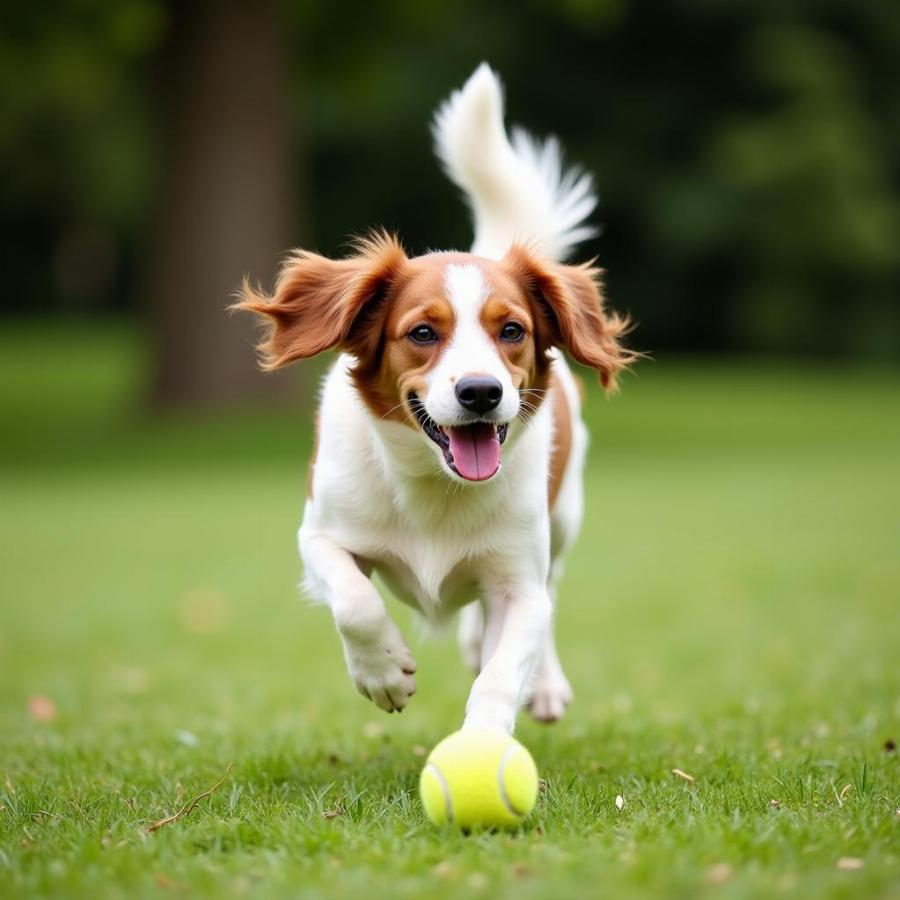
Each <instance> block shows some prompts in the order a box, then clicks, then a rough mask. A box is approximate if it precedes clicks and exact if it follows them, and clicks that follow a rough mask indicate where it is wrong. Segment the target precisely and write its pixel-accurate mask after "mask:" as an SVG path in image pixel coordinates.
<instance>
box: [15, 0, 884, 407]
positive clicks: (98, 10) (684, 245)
mask: <svg viewBox="0 0 900 900" xmlns="http://www.w3.org/2000/svg"><path fill="white" fill-rule="evenodd" d="M2 20H3V21H2V27H0V73H2V75H0V77H2V80H3V83H4V91H3V92H2V94H0V162H2V187H0V190H2V197H0V265H2V269H3V283H4V286H5V290H4V291H3V295H2V301H0V302H2V315H3V319H0V326H2V323H3V322H4V321H5V322H6V323H7V324H9V323H10V321H11V320H12V319H13V318H22V317H56V318H60V317H69V318H70V319H74V318H78V319H81V320H83V319H85V318H90V317H119V318H122V317H126V318H128V319H129V320H136V321H137V322H138V323H139V324H138V328H139V330H140V332H141V333H142V334H143V335H144V336H145V338H146V343H147V345H148V347H149V350H150V352H149V353H148V354H147V359H148V366H147V369H148V371H147V394H146V396H147V397H148V398H149V399H152V400H154V401H155V402H156V403H157V404H160V405H165V406H191V405H193V406H196V405H199V404H206V405H210V406H211V405H214V404H216V403H230V402H232V401H234V400H236V399H238V398H239V397H241V396H242V395H246V394H248V393H253V392H257V391H272V390H275V391H278V390H279V389H280V388H281V387H282V386H284V385H285V384H287V383H292V382H285V381H284V379H281V380H279V379H277V378H276V379H268V380H263V379H262V378H261V377H260V376H258V375H257V374H256V373H255V371H254V369H253V362H254V360H253V354H252V351H251V350H250V348H249V345H250V341H251V334H252V326H251V325H250V323H245V322H241V321H239V319H237V318H235V317H227V316H225V315H224V313H223V310H224V308H225V306H226V305H227V304H228V302H229V300H230V294H231V292H232V291H233V290H234V288H235V287H236V285H237V284H238V282H239V280H240V278H241V277H242V276H243V275H244V274H245V273H250V274H251V276H253V277H254V278H256V279H259V280H260V281H261V282H262V283H263V284H268V283H269V282H270V280H271V277H272V274H273V272H274V270H275V266H276V264H277V261H278V259H279V258H280V257H281V255H282V254H283V253H284V251H285V250H286V249H288V248H289V247H291V246H297V245H302V246H304V247H307V248H312V249H316V250H318V251H320V252H323V253H327V254H340V253H342V252H344V251H345V249H346V246H347V241H348V239H349V238H350V237H351V236H352V235H355V234H359V233H361V232H364V231H365V230H366V229H368V228H369V227H372V226H376V225H385V226H387V227H388V228H390V229H394V230H396V231H397V232H399V234H400V235H401V237H402V239H403V240H404V242H405V244H406V246H407V249H408V250H410V251H412V252H423V251H425V250H426V249H428V248H441V249H444V248H450V247H460V248H465V247H466V246H467V245H468V243H469V241H470V239H471V231H470V226H469V222H468V216H467V212H466V210H465V208H464V206H463V205H462V203H461V202H460V200H459V198H458V197H457V196H456V191H455V189H454V188H453V186H452V185H450V184H449V183H448V182H447V180H446V179H445V178H444V176H443V175H442V173H441V171H440V169H439V166H438V164H437V162H436V161H435V159H434V157H433V155H432V151H431V139H430V135H429V130H428V125H429V122H430V118H431V115H432V112H433V110H434V108H435V106H436V105H437V104H438V102H439V101H440V100H442V99H443V98H444V97H446V96H447V94H448V93H449V92H450V91H451V90H452V89H454V88H457V87H459V86H460V85H461V84H462V82H463V81H464V80H465V79H466V78H467V77H468V75H469V74H470V73H471V71H472V70H473V69H474V68H475V66H476V65H477V64H478V63H479V62H480V61H481V60H487V61H489V62H490V63H491V65H492V66H494V67H495V68H496V69H497V70H498V71H499V73H500V74H501V76H502V78H503V79H504V81H505V83H506V86H507V95H508V112H509V119H510V121H511V122H514V123H521V124H523V125H525V126H526V127H528V128H529V129H530V130H532V131H534V132H536V133H538V134H546V133H556V134H558V135H559V136H560V137H561V138H562V141H563V144H564V147H565V149H566V151H567V158H568V159H569V160H571V161H573V162H578V163H580V164H582V165H584V166H585V167H586V168H588V169H589V170H590V171H592V172H593V173H594V174H595V176H596V181H597V186H598V189H599V193H600V195H601V206H600V209H599V211H598V212H597V213H596V214H595V217H594V219H595V221H596V222H598V223H599V224H600V225H601V226H602V233H601V235H600V236H599V237H598V238H597V239H595V240H594V241H591V242H590V243H589V244H587V245H585V246H584V248H583V256H585V257H587V256H592V255H597V256H598V257H599V260H600V263H601V265H603V266H604V267H605V268H606V269H607V272H608V275H607V282H608V292H609V299H610V302H611V304H612V305H613V306H615V307H616V308H619V309H621V310H624V311H628V312H630V313H631V314H632V315H633V316H634V317H635V318H636V319H637V321H638V323H639V327H638V329H637V331H636V332H635V334H634V336H633V338H632V343H633V344H634V345H635V346H636V347H638V348H639V349H642V350H648V351H650V352H651V353H652V354H654V355H656V356H659V355H660V354H665V353H667V352H669V351H689V352H697V353H699V352H702V353H724V352H729V353H737V352H753V353H759V352H762V351H765V352H770V353H777V354H791V355H798V354H800V355H806V356H816V357H819V358H822V357H825V358H827V359H829V360H834V362H835V364H836V365H844V364H846V363H848V362H850V361H854V360H860V359H867V360H879V361H894V362H896V360H898V359H900V304H898V298H900V189H898V180H900V179H898V176H900V166H898V159H900V153H898V150H900V64H898V60H900V13H898V10H897V6H896V4H895V3H893V2H891V0H883V2H879V0H752V2H751V0H746V2H742V0H735V2H719V0H665V2H656V3H637V2H633V0H562V2H558V0H527V2H518V3H494V4H490V5H488V4H483V3H476V2H474V0H472V2H468V0H464V2H458V3H454V4H442V3H429V2H415V0H389V2H384V3H379V4H341V3H326V2H300V3H293V4H287V3H284V4H282V3H278V2H274V0H263V2H257V3H242V2H239V0H221V2H215V3H214V2H206V0H204V2H193V3H166V2H162V0H117V2H103V0H59V2H57V3H54V4H17V5H11V4H7V5H6V9H5V10H4V12H3V14H2Z"/></svg>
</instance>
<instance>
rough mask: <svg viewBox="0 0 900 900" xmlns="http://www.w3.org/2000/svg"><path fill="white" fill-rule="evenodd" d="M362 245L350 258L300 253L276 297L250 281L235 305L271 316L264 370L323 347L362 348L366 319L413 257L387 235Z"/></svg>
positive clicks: (262, 348)
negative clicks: (257, 287)
mask: <svg viewBox="0 0 900 900" xmlns="http://www.w3.org/2000/svg"><path fill="white" fill-rule="evenodd" d="M356 249H357V253H356V254H355V255H354V256H350V257H348V258H347V259H327V258H326V257H324V256H317V255H316V254H314V253H307V252H306V251H303V250H301V251H298V252H296V253H294V254H293V255H292V256H291V257H290V258H289V259H288V260H287V261H286V262H285V263H284V265H283V266H282V268H281V272H280V273H279V275H278V279H277V281H276V283H275V293H274V296H272V297H266V296H264V295H262V294H260V293H258V292H257V291H255V290H254V289H253V288H252V287H251V286H250V284H249V282H247V281H246V280H245V281H244V285H243V288H242V289H241V292H240V299H239V300H238V302H237V303H236V304H235V305H234V306H233V307H232V308H233V309H238V310H246V311H250V312H255V313H259V314H260V315H262V316H264V317H266V318H267V319H268V321H269V325H270V328H269V332H268V334H267V336H266V338H265V339H264V340H263V341H262V342H261V343H260V345H259V351H260V357H261V361H260V365H261V366H262V367H263V368H264V369H266V370H272V369H278V368H280V367H281V366H285V365H287V364H288V363H292V362H294V361H295V360H298V359H306V358H308V357H310V356H315V355H316V354H317V353H321V352H322V351H323V350H331V349H334V348H340V349H343V350H349V351H351V352H353V351H354V350H357V351H358V350H359V341H360V335H359V334H358V332H359V331H360V330H361V329H360V324H361V322H362V321H363V320H366V321H368V320H369V319H370V318H371V316H373V315H374V314H375V313H376V312H377V307H378V306H379V304H380V301H382V300H383V299H384V298H385V296H386V293H387V290H388V289H389V287H390V284H391V282H392V280H393V279H394V278H396V276H397V274H398V273H399V271H400V270H401V268H402V267H403V265H404V264H405V263H406V261H407V257H406V254H405V253H404V252H403V248H402V247H401V246H400V244H399V242H398V241H397V239H396V238H394V237H393V236H391V235H388V234H387V233H378V234H375V235H372V236H370V237H368V238H366V239H365V240H362V241H360V242H359V243H358V244H357V248H356Z"/></svg>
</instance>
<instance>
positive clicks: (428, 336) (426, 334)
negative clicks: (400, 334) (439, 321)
mask: <svg viewBox="0 0 900 900" xmlns="http://www.w3.org/2000/svg"><path fill="white" fill-rule="evenodd" d="M409 338H410V340H412V341H415V342H416V343H417V344H434V343H436V342H437V339H438V336H437V333H436V332H435V330H434V329H433V328H432V327H431V326H430V325H416V327H415V328H413V330H412V331H410V333H409Z"/></svg>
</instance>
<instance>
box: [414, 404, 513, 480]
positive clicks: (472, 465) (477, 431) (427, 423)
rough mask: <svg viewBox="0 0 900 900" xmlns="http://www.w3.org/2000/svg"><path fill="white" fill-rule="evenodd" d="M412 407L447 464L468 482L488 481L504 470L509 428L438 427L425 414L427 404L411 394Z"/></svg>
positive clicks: (481, 424)
mask: <svg viewBox="0 0 900 900" xmlns="http://www.w3.org/2000/svg"><path fill="white" fill-rule="evenodd" d="M409 405H410V408H411V409H412V411H413V413H414V414H415V417H416V420H417V421H418V423H419V425H421V426H422V431H424V432H425V434H427V435H428V437H430V438H431V440H433V441H434V442H435V444H437V445H438V447H440V448H441V452H442V453H443V454H444V460H445V461H446V463H447V465H448V466H449V467H450V468H451V469H452V470H453V471H454V472H456V474H457V475H459V477H460V478H465V479H466V481H486V480H487V479H488V478H491V477H492V476H494V475H496V474H497V470H498V469H499V468H500V445H501V444H502V443H503V442H504V441H505V440H506V431H507V425H506V424H503V425H495V424H494V423H493V422H472V423H470V424H468V425H445V426H441V425H438V424H437V423H436V422H435V421H434V419H432V418H431V416H429V415H428V413H427V412H426V411H425V404H424V403H422V401H421V400H420V399H419V398H418V397H417V396H416V395H415V394H411V395H410V398H409Z"/></svg>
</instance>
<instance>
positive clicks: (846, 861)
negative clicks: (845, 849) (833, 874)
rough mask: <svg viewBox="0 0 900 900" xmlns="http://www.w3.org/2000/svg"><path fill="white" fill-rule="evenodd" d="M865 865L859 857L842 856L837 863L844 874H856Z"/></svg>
mask: <svg viewBox="0 0 900 900" xmlns="http://www.w3.org/2000/svg"><path fill="white" fill-rule="evenodd" d="M864 865H865V862H864V861H863V860H861V859H860V858H859V857H858V856H842V857H841V858H840V859H839V860H838V861H837V867H838V868H839V869H841V870H843V871H844V872H856V871H857V870H859V869H861V868H862V867H863V866H864Z"/></svg>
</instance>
